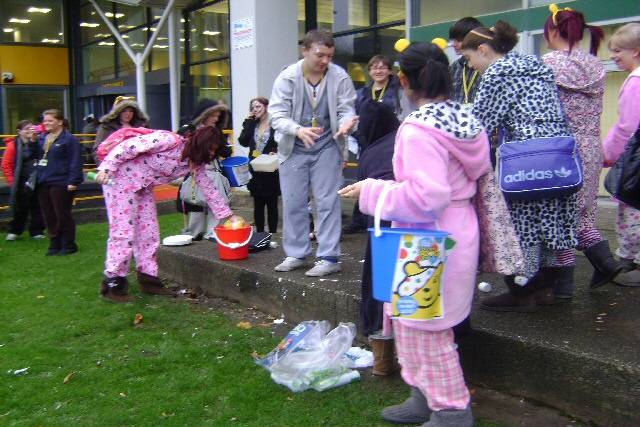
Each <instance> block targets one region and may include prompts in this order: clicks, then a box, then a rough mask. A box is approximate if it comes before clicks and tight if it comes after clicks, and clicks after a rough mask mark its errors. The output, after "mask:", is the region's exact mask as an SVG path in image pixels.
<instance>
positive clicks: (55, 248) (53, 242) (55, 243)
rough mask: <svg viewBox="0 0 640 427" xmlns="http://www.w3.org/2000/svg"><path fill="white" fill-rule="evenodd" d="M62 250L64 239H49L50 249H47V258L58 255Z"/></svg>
mask: <svg viewBox="0 0 640 427" xmlns="http://www.w3.org/2000/svg"><path fill="white" fill-rule="evenodd" d="M61 249H62V237H60V236H55V237H51V238H50V239H49V249H47V254H46V255H47V256H51V255H58V252H60V250H61Z"/></svg>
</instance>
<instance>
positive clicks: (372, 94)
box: [371, 80, 389, 102]
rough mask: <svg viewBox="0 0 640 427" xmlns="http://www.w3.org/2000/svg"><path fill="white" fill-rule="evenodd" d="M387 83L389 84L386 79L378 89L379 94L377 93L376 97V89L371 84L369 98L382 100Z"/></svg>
mask: <svg viewBox="0 0 640 427" xmlns="http://www.w3.org/2000/svg"><path fill="white" fill-rule="evenodd" d="M388 85H389V80H387V82H386V83H385V84H384V86H382V89H380V95H378V97H377V98H376V91H375V89H374V88H373V85H371V99H373V100H374V101H378V102H382V100H383V99H384V93H385V91H386V90H387V86H388Z"/></svg>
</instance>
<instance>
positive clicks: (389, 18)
mask: <svg viewBox="0 0 640 427" xmlns="http://www.w3.org/2000/svg"><path fill="white" fill-rule="evenodd" d="M405 8H406V2H405V0H378V23H379V24H384V23H385V22H393V21H400V20H404V19H405V18H406V12H405Z"/></svg>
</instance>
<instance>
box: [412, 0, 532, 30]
mask: <svg viewBox="0 0 640 427" xmlns="http://www.w3.org/2000/svg"><path fill="white" fill-rule="evenodd" d="M417 1H418V4H419V6H420V22H419V25H429V24H435V23H437V22H447V21H455V20H456V19H459V18H461V17H463V16H477V15H488V14H492V13H499V12H505V11H508V10H516V9H521V8H522V0H474V1H469V0H449V1H447V2H443V1H441V0H417Z"/></svg>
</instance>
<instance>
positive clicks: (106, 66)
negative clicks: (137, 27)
mask: <svg viewBox="0 0 640 427" xmlns="http://www.w3.org/2000/svg"><path fill="white" fill-rule="evenodd" d="M115 45H116V43H115V40H114V39H113V38H112V37H110V38H107V39H104V40H102V41H100V42H98V43H93V44H90V45H88V46H84V47H83V48H82V71H83V81H84V82H85V83H96V82H102V81H105V80H109V79H113V78H115V76H116V70H115V55H114V46H115Z"/></svg>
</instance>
